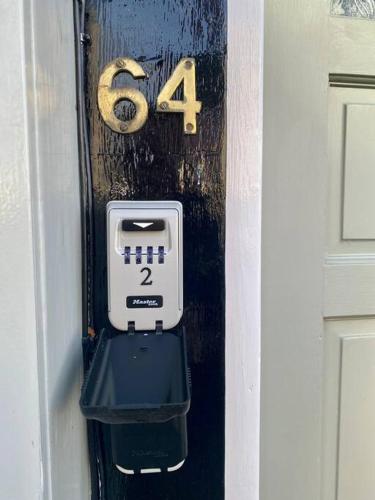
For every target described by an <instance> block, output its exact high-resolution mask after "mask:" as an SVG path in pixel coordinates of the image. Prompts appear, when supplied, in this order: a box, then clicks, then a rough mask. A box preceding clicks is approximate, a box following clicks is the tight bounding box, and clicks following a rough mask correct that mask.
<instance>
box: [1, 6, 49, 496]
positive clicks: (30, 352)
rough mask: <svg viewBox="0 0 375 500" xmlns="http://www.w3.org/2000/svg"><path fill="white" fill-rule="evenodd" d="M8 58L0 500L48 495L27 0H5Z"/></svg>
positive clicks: (3, 82)
mask: <svg viewBox="0 0 375 500" xmlns="http://www.w3.org/2000/svg"><path fill="white" fill-rule="evenodd" d="M0 11H1V16H0V60H1V63H2V65H3V72H2V77H1V79H0V109H1V113H0V150H1V153H0V156H1V168H0V171H1V183H0V214H1V215H0V247H1V262H0V282H1V294H0V320H1V350H0V393H1V411H0V438H1V447H2V457H1V481H0V498H7V499H16V498H17V499H21V498H28V499H29V500H37V499H39V498H40V489H41V479H40V476H41V471H40V425H39V405H38V379H37V376H36V374H37V370H38V367H37V359H36V358H37V356H36V352H37V345H36V335H37V328H36V323H35V313H36V312H35V303H34V286H35V277H34V269H33V241H32V230H31V222H30V217H31V213H30V212H31V210H30V185H29V172H30V165H29V162H28V158H27V135H26V134H25V122H26V116H25V98H26V83H25V73H24V68H25V57H24V43H23V23H24V19H25V17H24V15H23V11H22V2H13V1H11V0H5V1H3V2H1V7H0Z"/></svg>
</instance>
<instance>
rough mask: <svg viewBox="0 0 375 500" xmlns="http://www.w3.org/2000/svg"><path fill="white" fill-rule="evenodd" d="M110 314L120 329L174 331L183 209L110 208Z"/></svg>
mask: <svg viewBox="0 0 375 500" xmlns="http://www.w3.org/2000/svg"><path fill="white" fill-rule="evenodd" d="M107 243H108V246H107V262H108V315H109V319H110V321H111V323H112V325H113V326H114V327H115V328H117V329H118V330H128V325H129V323H130V324H131V325H134V328H135V330H145V329H153V328H155V322H159V323H158V324H160V323H162V327H163V328H164V329H169V328H173V327H174V326H176V325H177V324H178V322H179V321H180V319H181V316H182V301H183V287H182V273H183V269H182V262H183V261H182V252H183V250H182V205H181V203H179V202H177V201H148V202H144V201H113V202H110V203H109V204H108V205H107Z"/></svg>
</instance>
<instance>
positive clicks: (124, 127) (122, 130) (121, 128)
mask: <svg viewBox="0 0 375 500" xmlns="http://www.w3.org/2000/svg"><path fill="white" fill-rule="evenodd" d="M120 130H121V132H126V131H127V130H128V126H127V124H126V123H121V125H120Z"/></svg>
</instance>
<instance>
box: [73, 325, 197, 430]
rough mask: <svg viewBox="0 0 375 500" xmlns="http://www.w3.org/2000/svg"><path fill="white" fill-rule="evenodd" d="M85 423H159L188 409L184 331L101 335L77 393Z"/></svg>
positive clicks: (181, 414)
mask: <svg viewBox="0 0 375 500" xmlns="http://www.w3.org/2000/svg"><path fill="white" fill-rule="evenodd" d="M80 405H81V410H82V413H83V414H84V415H85V417H86V418H89V419H95V420H99V421H101V422H104V423H107V424H130V423H132V424H135V423H162V422H167V421H168V420H170V419H172V418H175V417H181V416H183V415H185V414H186V413H187V412H188V410H189V407H190V387H189V374H188V367H187V357H186V344H185V333H184V331H183V329H181V330H177V331H164V332H163V333H162V334H161V335H157V334H156V333H155V332H135V333H134V334H132V335H130V334H118V335H116V336H115V337H113V338H109V337H108V335H107V332H106V331H105V330H103V332H102V333H101V337H100V339H99V343H98V346H97V349H96V352H95V355H94V358H93V360H92V363H91V366H90V369H89V371H88V373H87V377H86V379H85V382H84V384H83V387H82V394H81V400H80Z"/></svg>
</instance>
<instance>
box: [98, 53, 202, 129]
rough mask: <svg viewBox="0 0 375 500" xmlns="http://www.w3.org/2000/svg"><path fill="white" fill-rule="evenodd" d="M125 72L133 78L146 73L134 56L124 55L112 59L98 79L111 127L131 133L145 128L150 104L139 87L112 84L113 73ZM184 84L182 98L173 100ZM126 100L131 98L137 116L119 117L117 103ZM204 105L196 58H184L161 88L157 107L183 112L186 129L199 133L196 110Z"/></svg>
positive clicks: (101, 106) (101, 107)
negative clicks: (200, 98) (199, 95)
mask: <svg viewBox="0 0 375 500" xmlns="http://www.w3.org/2000/svg"><path fill="white" fill-rule="evenodd" d="M122 72H126V73H129V74H130V75H131V76H133V78H145V77H146V74H145V72H144V71H143V69H142V68H141V66H140V65H139V64H138V63H136V62H135V61H134V60H133V59H129V58H124V57H122V58H119V59H116V60H114V61H112V62H110V63H109V64H107V66H106V67H105V68H104V70H103V73H102V74H101V76H100V79H99V85H98V107H99V111H100V114H101V117H102V118H103V120H104V122H105V123H106V124H107V125H108V127H110V128H111V129H112V130H113V131H114V132H118V133H119V134H130V133H132V132H136V131H137V130H139V129H140V128H142V127H143V125H144V124H145V123H146V120H147V117H148V104H147V101H146V99H145V97H144V95H143V94H142V93H141V92H140V91H139V90H137V89H133V88H130V87H123V88H120V89H117V88H113V87H112V83H113V79H114V77H115V76H116V75H118V74H119V73H122ZM181 84H182V85H183V100H182V101H177V100H173V99H172V97H173V95H174V93H175V92H176V90H177V89H178V87H179V86H180V85H181ZM124 100H126V101H130V102H132V103H133V104H134V106H135V109H136V112H135V116H134V118H132V119H131V120H128V121H124V120H120V119H119V118H117V117H116V115H115V107H116V105H117V104H118V103H119V102H121V101H124ZM201 108H202V103H201V102H200V101H197V100H196V83H195V60H194V59H192V58H183V59H181V61H180V62H179V63H178V65H177V66H176V68H175V70H174V71H173V73H172V76H171V77H170V78H169V80H168V81H167V82H166V83H165V85H164V87H163V89H162V90H161V92H160V94H159V96H158V98H157V107H156V109H157V111H159V112H162V113H183V114H184V122H183V123H184V127H183V130H184V133H185V134H196V133H197V113H199V112H200V110H201Z"/></svg>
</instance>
